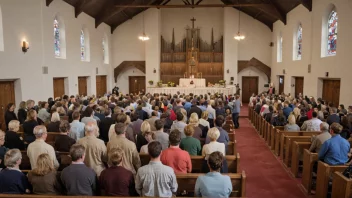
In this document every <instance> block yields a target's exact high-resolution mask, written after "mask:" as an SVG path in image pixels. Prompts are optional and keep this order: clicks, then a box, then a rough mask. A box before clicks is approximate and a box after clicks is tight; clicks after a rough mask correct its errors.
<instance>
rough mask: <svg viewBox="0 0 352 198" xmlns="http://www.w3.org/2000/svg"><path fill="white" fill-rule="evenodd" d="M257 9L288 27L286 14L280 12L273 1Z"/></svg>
mask: <svg viewBox="0 0 352 198" xmlns="http://www.w3.org/2000/svg"><path fill="white" fill-rule="evenodd" d="M256 8H257V9H259V10H260V11H262V12H264V13H265V14H267V15H269V16H271V17H273V18H275V19H278V20H280V21H282V22H283V23H284V24H285V25H286V22H287V19H286V14H285V13H284V12H283V11H282V10H280V8H279V7H278V6H277V5H276V4H275V3H274V2H273V1H271V0H270V4H266V5H261V6H257V7H256Z"/></svg>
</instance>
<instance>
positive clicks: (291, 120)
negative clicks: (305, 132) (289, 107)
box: [284, 113, 300, 131]
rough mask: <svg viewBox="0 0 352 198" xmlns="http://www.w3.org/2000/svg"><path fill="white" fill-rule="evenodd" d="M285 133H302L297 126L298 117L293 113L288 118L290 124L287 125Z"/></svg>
mask: <svg viewBox="0 0 352 198" xmlns="http://www.w3.org/2000/svg"><path fill="white" fill-rule="evenodd" d="M284 130H285V131H300V128H299V126H298V125H297V124H296V117H295V115H294V114H293V113H291V114H290V115H289V116H288V123H287V124H286V125H285V128H284Z"/></svg>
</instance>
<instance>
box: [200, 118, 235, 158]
mask: <svg viewBox="0 0 352 198" xmlns="http://www.w3.org/2000/svg"><path fill="white" fill-rule="evenodd" d="M224 122H225V118H224V116H222V115H220V116H217V117H216V119H215V128H216V129H218V131H219V133H220V135H219V137H218V138H217V141H218V142H220V143H224V144H225V151H227V145H228V144H229V141H230V138H229V133H227V131H225V130H224V129H223V128H222V125H223V124H224ZM208 133H209V131H208ZM210 141H211V140H210V138H209V136H207V137H206V139H205V143H206V144H208V143H210ZM224 156H225V154H224Z"/></svg>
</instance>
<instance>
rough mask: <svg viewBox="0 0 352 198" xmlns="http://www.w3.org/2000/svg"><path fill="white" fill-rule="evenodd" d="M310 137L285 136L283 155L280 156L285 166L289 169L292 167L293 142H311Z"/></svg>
mask: <svg viewBox="0 0 352 198" xmlns="http://www.w3.org/2000/svg"><path fill="white" fill-rule="evenodd" d="M310 140H311V137H310V136H284V144H283V146H282V151H281V152H282V154H280V156H281V158H282V159H283V161H284V164H285V165H286V166H287V167H290V165H291V163H290V162H291V161H290V160H291V155H292V143H293V141H299V142H310Z"/></svg>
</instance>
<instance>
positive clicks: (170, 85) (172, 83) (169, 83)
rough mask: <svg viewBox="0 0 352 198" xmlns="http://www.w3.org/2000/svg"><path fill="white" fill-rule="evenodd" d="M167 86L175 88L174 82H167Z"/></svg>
mask: <svg viewBox="0 0 352 198" xmlns="http://www.w3.org/2000/svg"><path fill="white" fill-rule="evenodd" d="M167 86H168V87H174V86H175V83H174V82H172V81H169V82H167Z"/></svg>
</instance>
